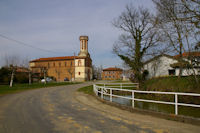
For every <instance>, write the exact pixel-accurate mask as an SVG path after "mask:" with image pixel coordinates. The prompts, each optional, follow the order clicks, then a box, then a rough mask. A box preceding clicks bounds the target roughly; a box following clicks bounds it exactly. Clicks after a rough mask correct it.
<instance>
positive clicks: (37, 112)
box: [0, 83, 200, 133]
mask: <svg viewBox="0 0 200 133" xmlns="http://www.w3.org/2000/svg"><path fill="white" fill-rule="evenodd" d="M89 84H92V83H84V84H76V85H69V86H60V87H50V88H42V89H37V90H31V91H26V92H22V93H18V94H13V95H7V96H3V97H0V133H90V132H91V133H167V132H170V133H172V132H174V133H188V132H190V133H192V132H194V133H195V132H196V133H198V132H199V131H200V127H199V126H194V125H190V124H184V123H180V122H175V121H169V120H164V119H160V118H155V117H151V116H148V115H141V114H135V113H130V112H128V111H124V110H120V109H118V108H115V107H111V106H109V105H105V104H103V103H101V102H100V101H98V100H96V99H95V98H94V97H92V96H88V95H85V94H82V93H78V92H76V90H77V89H78V88H80V87H83V86H86V85H89Z"/></svg>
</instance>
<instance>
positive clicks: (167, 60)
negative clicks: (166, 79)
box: [144, 52, 200, 78]
mask: <svg viewBox="0 0 200 133" xmlns="http://www.w3.org/2000/svg"><path fill="white" fill-rule="evenodd" d="M182 56H183V60H184V61H183V64H181V63H179V61H178V60H179V57H180V55H176V56H170V55H165V54H163V55H159V56H156V57H154V58H152V59H150V60H148V61H146V62H145V63H144V70H147V71H148V76H147V78H153V77H163V76H171V75H172V76H173V75H174V76H178V75H179V71H180V65H182V76H188V75H193V74H194V72H195V74H197V75H200V64H193V66H194V68H191V67H190V65H188V64H191V61H190V60H189V59H191V58H192V59H193V60H194V61H195V62H200V52H190V53H188V52H187V53H183V54H182ZM188 62H189V63H188Z"/></svg>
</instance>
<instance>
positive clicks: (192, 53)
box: [174, 52, 200, 58]
mask: <svg viewBox="0 0 200 133" xmlns="http://www.w3.org/2000/svg"><path fill="white" fill-rule="evenodd" d="M182 56H183V57H189V56H194V57H200V52H185V53H183V54H182ZM174 57H175V58H178V57H180V55H176V56H174Z"/></svg>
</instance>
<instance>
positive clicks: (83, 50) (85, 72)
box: [29, 36, 92, 81]
mask: <svg viewBox="0 0 200 133" xmlns="http://www.w3.org/2000/svg"><path fill="white" fill-rule="evenodd" d="M79 40H80V52H79V54H78V56H75V55H74V56H64V57H48V58H39V59H35V60H32V61H30V62H29V67H30V69H31V71H32V72H33V73H39V74H40V76H44V75H46V76H49V77H54V78H55V79H56V81H64V80H70V81H74V80H75V81H88V80H91V79H92V59H91V58H90V54H89V52H88V36H80V37H79Z"/></svg>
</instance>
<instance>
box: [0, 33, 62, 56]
mask: <svg viewBox="0 0 200 133" xmlns="http://www.w3.org/2000/svg"><path fill="white" fill-rule="evenodd" d="M0 37H2V38H4V39H7V40H9V41H13V42H16V43H17V44H20V45H23V46H27V47H30V48H34V49H37V50H41V51H45V52H49V53H54V54H58V53H60V52H55V51H51V50H46V49H42V48H38V47H35V46H32V45H30V44H27V43H24V42H22V41H18V40H15V39H13V38H10V37H7V36H5V35H2V34H0Z"/></svg>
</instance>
